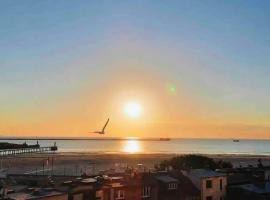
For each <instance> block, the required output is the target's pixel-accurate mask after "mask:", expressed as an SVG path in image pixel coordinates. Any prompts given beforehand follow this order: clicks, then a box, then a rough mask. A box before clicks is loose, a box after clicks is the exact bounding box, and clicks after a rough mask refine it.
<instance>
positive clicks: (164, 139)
mask: <svg viewBox="0 0 270 200" xmlns="http://www.w3.org/2000/svg"><path fill="white" fill-rule="evenodd" d="M159 140H160V141H170V140H171V138H168V137H166V138H159Z"/></svg>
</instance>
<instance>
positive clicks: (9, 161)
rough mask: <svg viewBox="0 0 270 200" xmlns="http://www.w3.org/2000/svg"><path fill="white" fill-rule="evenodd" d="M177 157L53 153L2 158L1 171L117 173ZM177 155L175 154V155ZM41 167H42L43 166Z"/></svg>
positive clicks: (236, 161)
mask: <svg viewBox="0 0 270 200" xmlns="http://www.w3.org/2000/svg"><path fill="white" fill-rule="evenodd" d="M176 155H177V154H104V153H55V154H35V155H28V156H17V157H15V158H14V157H13V158H4V159H2V166H3V168H6V169H8V170H7V171H8V173H16V174H17V173H20V174H22V173H32V174H43V169H44V174H48V175H50V174H51V173H52V169H53V173H54V174H59V175H80V174H82V173H87V174H97V173H99V172H100V171H101V170H108V169H111V170H112V169H115V170H116V171H117V172H120V171H123V170H125V169H126V168H127V167H133V168H138V167H139V166H140V167H143V168H145V169H147V170H148V169H152V168H154V165H155V164H157V163H159V162H160V161H162V160H165V159H170V158H171V157H173V156H176ZM178 155H179V154H178ZM206 156H208V157H211V158H213V159H216V160H220V159H222V160H225V161H230V162H231V163H232V164H233V165H234V166H235V167H238V166H240V165H241V166H243V167H244V166H248V165H254V166H256V165H257V163H258V159H259V158H260V159H262V162H263V164H264V165H270V156H257V155H220V154H219V155H218V154H217V155H206ZM138 164H142V165H138ZM43 166H44V167H43Z"/></svg>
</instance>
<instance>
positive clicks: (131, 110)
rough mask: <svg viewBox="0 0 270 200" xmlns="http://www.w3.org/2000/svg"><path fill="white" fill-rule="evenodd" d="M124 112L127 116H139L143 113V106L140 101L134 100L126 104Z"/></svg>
mask: <svg viewBox="0 0 270 200" xmlns="http://www.w3.org/2000/svg"><path fill="white" fill-rule="evenodd" d="M124 112H125V114H126V115H127V116H129V117H132V118H137V117H139V116H140V115H141V113H142V106H141V104H140V103H138V102H135V101H132V102H128V103H127V104H126V105H125V106H124Z"/></svg>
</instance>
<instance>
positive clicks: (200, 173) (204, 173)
mask: <svg viewBox="0 0 270 200" xmlns="http://www.w3.org/2000/svg"><path fill="white" fill-rule="evenodd" d="M187 174H189V175H190V176H195V177H198V178H210V177H220V176H226V174H224V173H219V172H215V171H212V170H207V169H192V170H190V171H189V172H187Z"/></svg>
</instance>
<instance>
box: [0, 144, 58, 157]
mask: <svg viewBox="0 0 270 200" xmlns="http://www.w3.org/2000/svg"><path fill="white" fill-rule="evenodd" d="M57 149H58V148H57V146H56V145H54V146H49V147H31V148H16V149H2V150H0V157H1V158H3V157H7V156H16V155H20V154H29V153H43V152H55V151H57Z"/></svg>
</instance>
